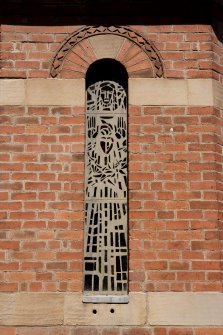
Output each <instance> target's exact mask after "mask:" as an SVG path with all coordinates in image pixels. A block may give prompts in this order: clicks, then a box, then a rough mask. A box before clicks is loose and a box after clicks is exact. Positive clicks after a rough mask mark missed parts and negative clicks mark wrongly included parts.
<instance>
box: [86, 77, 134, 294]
mask: <svg viewBox="0 0 223 335" xmlns="http://www.w3.org/2000/svg"><path fill="white" fill-rule="evenodd" d="M85 166H86V167H85V171H86V172H85V174H86V177H85V254H84V291H85V293H90V292H92V293H97V294H126V293H127V283H128V281H127V280H128V278H127V277H128V256H127V254H128V249H127V96H126V91H125V89H124V88H123V87H122V86H121V85H120V84H118V83H116V82H114V81H112V80H106V81H103V80H102V81H98V82H96V83H94V84H92V85H90V86H89V87H88V88H87V116H86V158H85Z"/></svg>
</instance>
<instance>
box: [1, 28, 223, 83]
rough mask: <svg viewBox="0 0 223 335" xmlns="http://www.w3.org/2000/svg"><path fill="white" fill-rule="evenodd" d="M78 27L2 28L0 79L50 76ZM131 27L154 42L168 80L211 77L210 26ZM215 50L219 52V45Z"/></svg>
mask: <svg viewBox="0 0 223 335" xmlns="http://www.w3.org/2000/svg"><path fill="white" fill-rule="evenodd" d="M78 28H79V27H77V26H68V27H67V26H58V27H51V26H50V27H45V26H44V27H41V26H23V25H18V26H14V25H2V27H1V30H2V51H3V53H2V70H1V72H0V75H1V77H3V78H4V77H9V78H10V77H13V78H47V77H49V67H50V64H51V62H52V58H53V56H54V55H55V52H56V50H57V49H58V48H59V46H60V43H61V42H62V41H63V40H64V39H65V38H66V37H67V34H68V33H71V32H73V31H75V30H76V29H78ZM133 28H134V29H135V30H137V31H139V32H140V33H142V34H143V35H144V36H145V37H146V38H147V39H149V40H150V41H152V42H154V44H155V46H156V47H157V49H158V50H159V51H160V54H161V57H162V60H163V64H164V67H165V69H166V76H167V77H168V78H185V79H186V78H212V77H213V72H212V65H213V38H214V37H213V36H214V35H213V31H212V28H211V26H209V25H165V26H133ZM215 42H216V39H215ZM216 43H217V42H216ZM216 48H217V44H216V45H215V49H216ZM218 50H221V46H220V45H219V46H218ZM218 50H216V53H217V52H218ZM219 52H220V51H219ZM221 52H222V51H221ZM221 63H222V62H221V59H216V66H215V67H216V72H217V73H220V72H222V67H221V65H220V64H221ZM215 77H216V73H215ZM218 79H219V78H218Z"/></svg>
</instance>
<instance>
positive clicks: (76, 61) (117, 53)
mask: <svg viewBox="0 0 223 335" xmlns="http://www.w3.org/2000/svg"><path fill="white" fill-rule="evenodd" d="M102 58H113V59H116V60H117V61H119V62H121V63H122V64H123V65H124V66H125V68H126V70H127V72H128V76H129V77H130V78H132V77H133V78H134V77H138V78H140V77H141V78H142V77H144V78H162V77H164V70H163V64H162V61H161V57H160V55H159V53H158V51H157V50H156V48H155V47H154V45H153V44H152V43H151V42H150V41H147V40H146V39H145V38H144V37H143V36H141V35H140V34H139V33H138V32H135V31H134V30H133V29H132V28H129V27H122V26H110V27H104V26H86V27H83V28H81V29H79V30H77V31H75V32H74V33H72V34H71V35H69V36H68V37H67V38H66V40H65V41H64V42H63V44H62V46H61V47H60V49H59V50H58V52H57V54H56V56H55V58H54V59H53V62H52V66H51V70H50V76H51V77H53V78H55V77H58V78H85V75H86V71H87V69H88V67H89V65H90V64H92V63H93V62H94V61H96V60H98V59H102Z"/></svg>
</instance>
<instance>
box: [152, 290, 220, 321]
mask: <svg viewBox="0 0 223 335" xmlns="http://www.w3.org/2000/svg"><path fill="white" fill-rule="evenodd" d="M148 306H149V314H148V323H149V324H150V325H153V326H155V325H162V326H163V325H165V326H222V325H223V314H222V311H223V294H222V293H208V292H201V293H194V292H182V293H180V292H178V293H176V292H165V293H164V292H162V293H149V294H148Z"/></svg>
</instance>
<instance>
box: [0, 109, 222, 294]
mask: <svg viewBox="0 0 223 335" xmlns="http://www.w3.org/2000/svg"><path fill="white" fill-rule="evenodd" d="M0 119H1V126H0V132H1V136H0V141H1V144H0V150H1V156H0V169H1V186H0V187H1V193H0V195H1V208H0V216H1V219H2V225H1V228H2V230H1V244H0V247H1V254H0V255H1V263H0V267H1V270H3V271H4V272H2V275H1V284H0V288H1V290H2V291H10V292H12V291H81V289H82V249H83V247H82V241H83V197H84V195H83V183H84V110H83V109H81V108H72V107H64V108H63V107H7V106H6V107H3V108H1V118H0ZM216 121H217V118H216V115H215V109H213V108H211V107H149V106H145V107H142V108H140V107H137V106H130V109H129V208H130V211H129V234H130V236H129V239H130V246H129V247H130V291H221V290H222V279H221V277H220V276H221V266H220V259H219V257H220V249H221V245H220V241H219V233H220V232H219V226H218V219H219V212H218V210H219V207H218V192H217V186H216V164H217V163H216V160H217V158H220V156H219V153H218V156H217V153H216V152H215V148H216V144H215V133H216V126H215V123H216ZM170 128H173V130H174V131H173V132H171V131H170ZM220 168H221V166H219V169H220ZM220 172H221V170H220V171H219V177H220Z"/></svg>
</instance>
